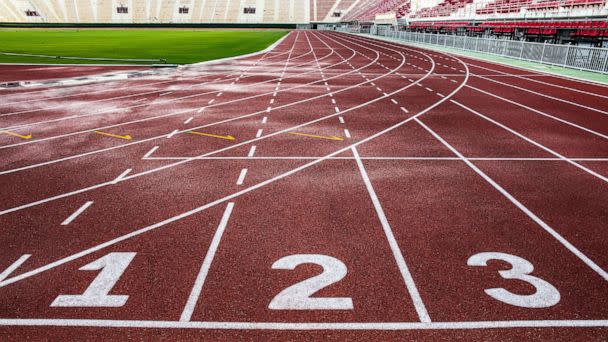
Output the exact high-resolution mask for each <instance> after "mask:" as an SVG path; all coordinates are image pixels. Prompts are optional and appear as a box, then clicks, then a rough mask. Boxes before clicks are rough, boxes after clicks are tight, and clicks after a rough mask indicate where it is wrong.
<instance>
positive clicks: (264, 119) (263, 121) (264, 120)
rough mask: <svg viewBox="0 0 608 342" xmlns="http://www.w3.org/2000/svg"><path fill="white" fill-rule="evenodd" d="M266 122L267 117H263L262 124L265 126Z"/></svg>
mask: <svg viewBox="0 0 608 342" xmlns="http://www.w3.org/2000/svg"><path fill="white" fill-rule="evenodd" d="M267 121H268V117H267V116H265V117H263V118H262V123H263V124H265V123H266V122H267Z"/></svg>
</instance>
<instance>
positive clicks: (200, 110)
mask: <svg viewBox="0 0 608 342" xmlns="http://www.w3.org/2000/svg"><path fill="white" fill-rule="evenodd" d="M205 108H206V107H201V108H199V110H197V111H196V112H197V113H202V112H203V111H204V110H205Z"/></svg>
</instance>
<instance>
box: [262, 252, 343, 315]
mask: <svg viewBox="0 0 608 342" xmlns="http://www.w3.org/2000/svg"><path fill="white" fill-rule="evenodd" d="M302 264H316V265H319V266H321V267H323V272H322V273H321V274H319V275H316V276H314V277H312V278H309V279H306V280H304V281H301V282H299V283H297V284H294V285H291V286H290V287H288V288H286V289H284V290H283V291H281V292H279V294H278V295H276V297H274V298H273V299H272V301H271V302H270V305H268V308H269V309H271V310H352V309H353V301H352V299H351V298H350V297H335V298H330V297H312V295H314V294H315V293H316V292H318V291H319V290H321V289H323V288H325V287H327V286H329V285H331V284H334V283H337V282H338V281H340V280H342V278H344V277H345V276H346V273H347V269H346V265H344V263H343V262H342V261H340V260H338V259H336V258H334V257H330V256H327V255H321V254H295V255H289V256H286V257H283V258H281V259H279V260H277V261H276V262H275V263H274V264H273V265H272V268H273V269H275V270H276V269H280V270H293V269H295V268H296V267H298V266H299V265H302Z"/></svg>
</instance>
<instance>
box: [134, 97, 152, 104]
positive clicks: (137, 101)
mask: <svg viewBox="0 0 608 342" xmlns="http://www.w3.org/2000/svg"><path fill="white" fill-rule="evenodd" d="M147 99H148V98H147V97H144V98H143V99H139V100H135V101H133V103H140V102H142V101H146V100H147Z"/></svg>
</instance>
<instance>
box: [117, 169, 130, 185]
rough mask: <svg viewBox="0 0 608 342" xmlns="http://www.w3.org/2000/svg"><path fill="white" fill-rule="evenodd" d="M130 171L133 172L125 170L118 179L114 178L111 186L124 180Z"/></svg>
mask: <svg viewBox="0 0 608 342" xmlns="http://www.w3.org/2000/svg"><path fill="white" fill-rule="evenodd" d="M131 171H133V169H126V170H124V171H123V173H121V174H120V175H119V176H118V177H116V178H114V180H113V181H112V184H117V183H118V182H120V181H121V180H122V179H123V178H125V177H126V176H127V175H128V174H129V173H130V172H131Z"/></svg>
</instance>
